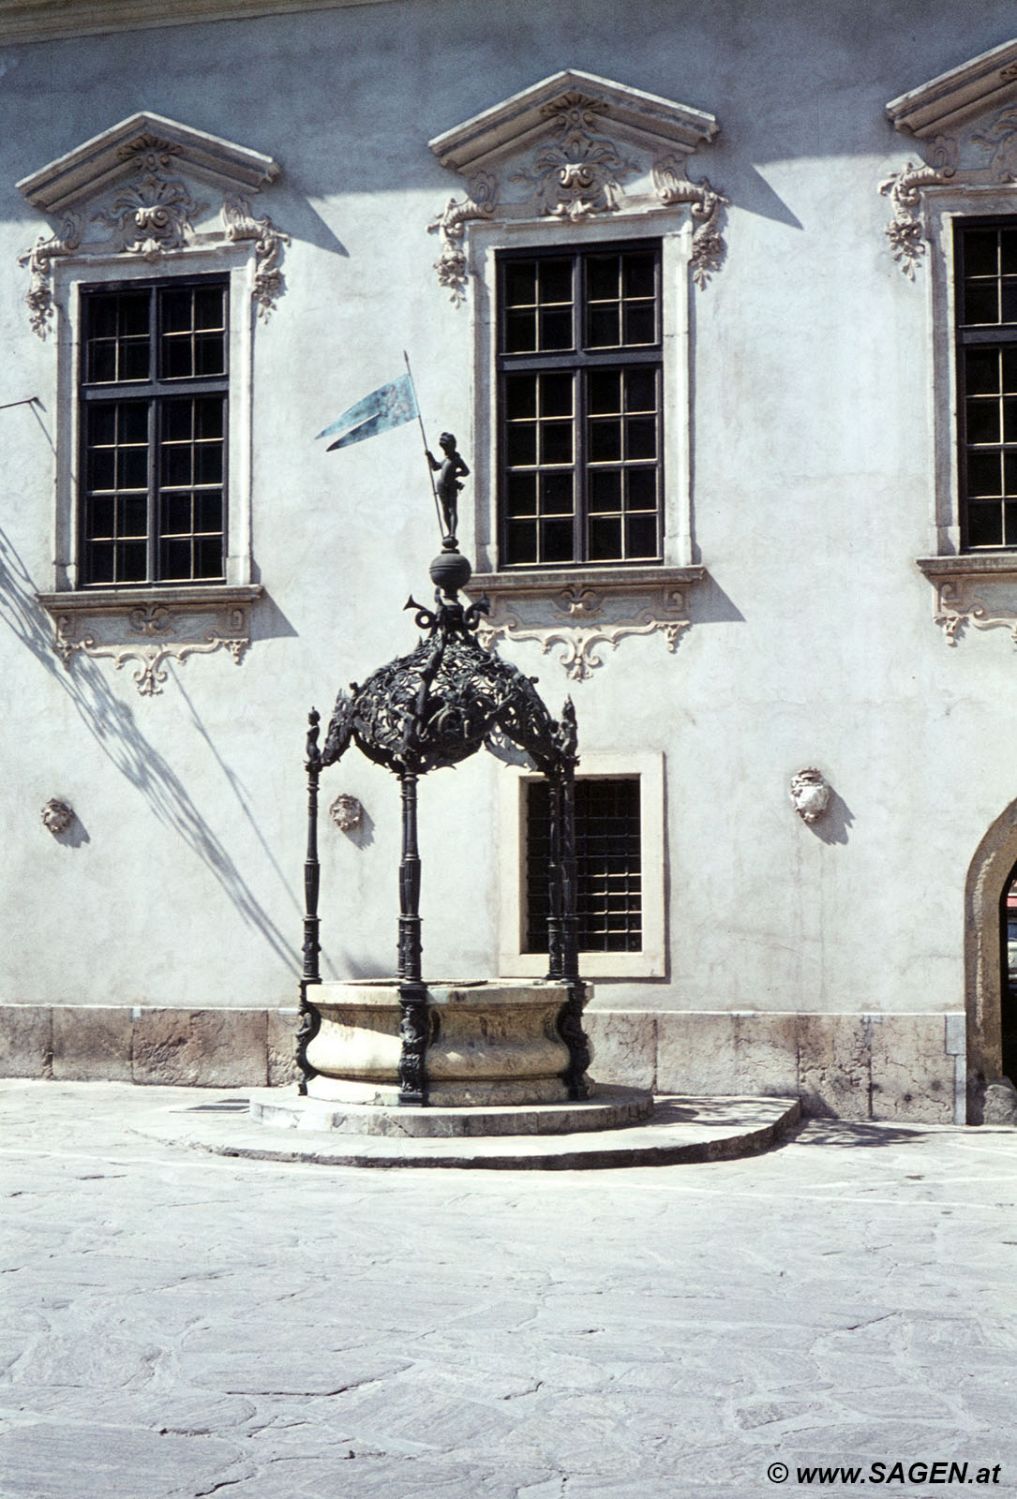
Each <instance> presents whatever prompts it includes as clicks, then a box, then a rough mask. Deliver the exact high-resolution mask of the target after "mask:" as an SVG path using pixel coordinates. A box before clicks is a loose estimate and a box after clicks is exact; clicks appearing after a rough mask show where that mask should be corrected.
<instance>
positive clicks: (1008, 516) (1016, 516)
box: [1003, 504, 1017, 547]
mask: <svg viewBox="0 0 1017 1499" xmlns="http://www.w3.org/2000/svg"><path fill="white" fill-rule="evenodd" d="M1003 512H1004V517H1003V518H1004V527H1005V536H1006V545H1007V546H1008V547H1012V546H1017V504H1012V505H1004V506H1003Z"/></svg>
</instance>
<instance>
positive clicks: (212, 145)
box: [18, 110, 279, 213]
mask: <svg viewBox="0 0 1017 1499" xmlns="http://www.w3.org/2000/svg"><path fill="white" fill-rule="evenodd" d="M151 151H154V152H158V153H160V154H161V155H162V156H169V157H172V159H173V162H174V164H175V166H176V167H177V168H178V169H179V170H183V171H190V172H193V173H195V174H196V175H197V176H198V177H200V178H203V179H205V180H207V181H211V182H213V183H215V184H216V185H217V186H218V187H219V188H220V189H221V190H222V191H223V192H242V193H250V192H257V191H258V189H259V188H260V187H263V186H264V185H265V184H266V183H268V182H271V181H272V180H273V179H274V178H275V177H277V176H278V175H279V166H278V164H277V163H276V162H275V161H273V160H272V158H271V157H270V156H265V155H263V154H262V152H260V151H252V150H250V149H249V148H248V147H247V146H238V145H237V144H236V143H235V142H234V141H228V140H223V139H222V138H221V137H220V136H217V135H209V134H208V133H207V132H206V131H204V130H194V129H192V127H191V126H190V125H182V124H180V122H179V121H178V120H170V119H166V118H165V116H163V115H157V114H152V113H151V112H150V111H148V110H143V111H141V112H140V113H138V114H134V115H131V116H130V117H129V118H128V119H126V120H121V121H120V123H119V124H118V125H113V126H111V127H110V129H109V130H104V131H103V132H102V134H101V135H96V136H93V137H92V139H91V140H87V141H85V142H83V144H82V145H80V146H76V147H75V148H74V150H73V151H68V152H67V154H66V155H64V156H58V157H57V159H56V160H55V161H51V162H49V163H48V164H47V165H46V166H44V167H41V168H40V169H39V170H38V171H37V172H33V173H32V174H31V176H29V177H23V178H22V179H21V181H20V182H19V183H18V188H19V189H20V191H21V192H22V193H24V195H25V197H26V198H27V199H28V201H29V202H30V203H31V204H32V205H33V206H34V207H36V208H39V209H41V210H42V211H43V212H44V213H60V212H63V211H64V210H65V209H68V208H73V207H74V206H75V204H77V203H79V202H80V201H81V200H83V199H87V198H93V197H96V196H98V195H99V194H101V193H102V192H104V191H105V190H106V189H107V188H108V187H110V186H111V185H112V184H113V183H114V182H115V181H116V180H117V179H118V178H120V177H122V176H125V175H127V174H129V173H130V172H132V171H134V170H135V169H136V167H137V162H138V158H139V157H140V156H143V155H144V153H146V152H151Z"/></svg>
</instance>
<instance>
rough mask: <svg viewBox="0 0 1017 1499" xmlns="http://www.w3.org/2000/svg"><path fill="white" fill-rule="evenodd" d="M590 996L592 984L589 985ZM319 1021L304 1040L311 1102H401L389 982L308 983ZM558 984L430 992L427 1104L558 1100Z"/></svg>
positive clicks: (458, 986)
mask: <svg viewBox="0 0 1017 1499" xmlns="http://www.w3.org/2000/svg"><path fill="white" fill-rule="evenodd" d="M587 992H588V993H589V987H588V986H587ZM307 998H308V1002H309V1003H310V1004H311V1005H312V1006H313V1008H314V1009H315V1010H317V1012H318V1014H319V1016H320V1018H321V1024H320V1027H319V1030H318V1033H317V1035H315V1036H314V1038H313V1039H312V1040H311V1041H310V1042H309V1043H308V1046H307V1061H308V1063H309V1064H310V1066H311V1067H313V1068H314V1070H315V1073H316V1074H317V1075H316V1076H315V1077H312V1078H311V1079H310V1080H309V1081H308V1084H307V1093H308V1097H310V1098H321V1099H330V1100H334V1101H336V1102H341V1103H367V1104H371V1103H373V1104H387V1103H393V1104H394V1103H397V1102H398V1098H399V1052H400V1041H399V1021H400V1016H401V1010H400V1006H399V985H398V982H397V981H396V980H395V979H370V980H361V981H359V982H355V983H346V982H337V981H329V982H325V983H321V984H314V985H313V986H309V987H308V990H307ZM564 999H565V988H564V986H563V985H562V984H558V983H550V982H535V981H533V980H528V979H518V980H505V979H499V980H498V981H496V982H492V983H487V982H484V981H480V982H469V983H460V982H457V983H438V984H430V985H428V988H427V1010H428V1022H429V1030H428V1046H427V1063H426V1065H427V1076H428V1100H429V1102H430V1103H431V1104H433V1105H435V1106H436V1107H439V1108H441V1107H451V1108H455V1107H458V1106H470V1105H474V1104H529V1103H534V1104H540V1103H560V1102H562V1101H564V1100H565V1099H567V1098H568V1088H567V1086H566V1085H565V1083H564V1082H563V1081H562V1079H561V1076H560V1074H561V1073H562V1072H564V1070H565V1069H566V1068H567V1067H568V1065H569V1052H568V1047H567V1046H566V1045H565V1042H564V1041H562V1039H561V1037H560V1036H559V1035H558V1029H557V1020H558V1013H559V1011H560V1009H561V1006H562V1004H563V1002H564Z"/></svg>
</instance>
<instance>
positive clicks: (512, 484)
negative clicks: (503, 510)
mask: <svg viewBox="0 0 1017 1499" xmlns="http://www.w3.org/2000/svg"><path fill="white" fill-rule="evenodd" d="M508 513H509V515H536V513H537V476H536V474H509V476H508Z"/></svg>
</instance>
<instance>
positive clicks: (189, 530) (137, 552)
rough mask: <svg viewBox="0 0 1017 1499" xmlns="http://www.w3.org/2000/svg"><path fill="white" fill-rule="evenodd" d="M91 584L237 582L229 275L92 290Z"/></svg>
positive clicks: (88, 339) (85, 442) (84, 377)
mask: <svg viewBox="0 0 1017 1499" xmlns="http://www.w3.org/2000/svg"><path fill="white" fill-rule="evenodd" d="M82 312H83V324H82V339H81V366H80V375H79V388H78V389H79V398H80V403H81V487H80V497H81V498H80V503H81V538H82V548H81V553H82V567H83V581H84V583H85V585H86V586H87V585H91V586H109V585H111V584H113V585H115V584H135V585H145V584H160V583H191V582H198V581H200V582H215V581H222V580H224V578H225V537H226V431H227V399H228V381H229V370H228V362H227V361H228V343H229V340H228V336H227V330H228V315H229V307H228V294H227V283H226V281H225V279H220V278H215V279H211V278H205V279H202V280H200V281H188V282H181V281H179V280H174V281H173V282H172V283H169V284H154V285H145V286H138V285H137V284H136V283H135V284H133V285H131V286H123V287H119V288H115V289H111V288H108V287H104V288H102V289H99V288H96V289H94V290H86V291H85V292H84V293H83V295H82Z"/></svg>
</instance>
